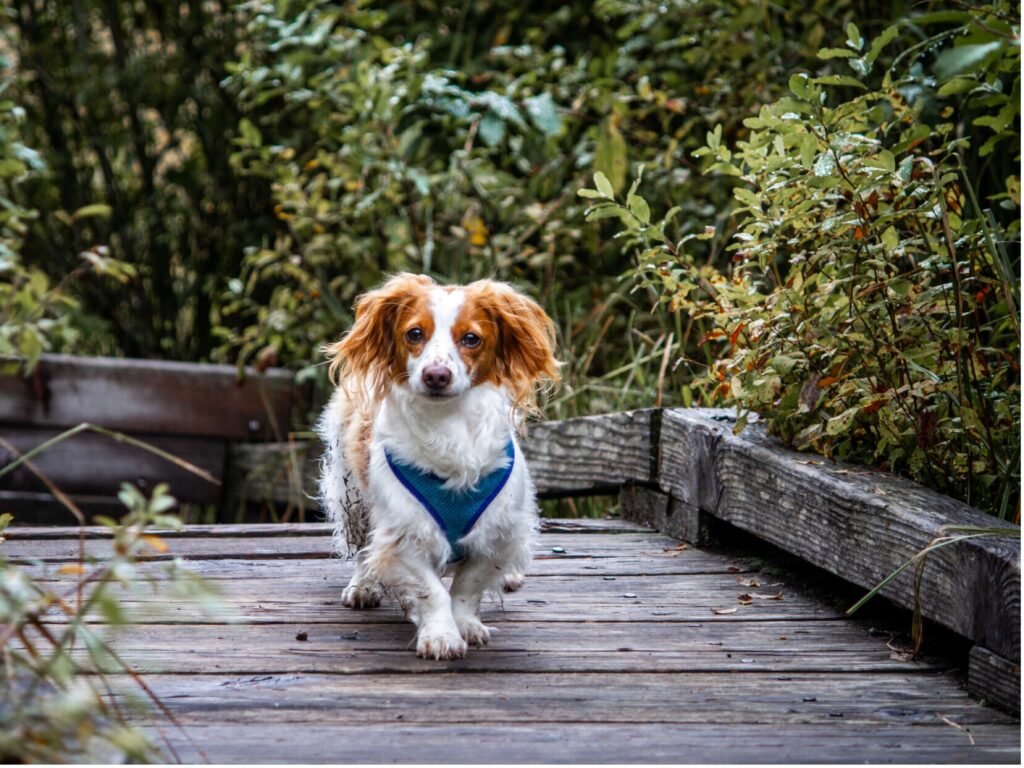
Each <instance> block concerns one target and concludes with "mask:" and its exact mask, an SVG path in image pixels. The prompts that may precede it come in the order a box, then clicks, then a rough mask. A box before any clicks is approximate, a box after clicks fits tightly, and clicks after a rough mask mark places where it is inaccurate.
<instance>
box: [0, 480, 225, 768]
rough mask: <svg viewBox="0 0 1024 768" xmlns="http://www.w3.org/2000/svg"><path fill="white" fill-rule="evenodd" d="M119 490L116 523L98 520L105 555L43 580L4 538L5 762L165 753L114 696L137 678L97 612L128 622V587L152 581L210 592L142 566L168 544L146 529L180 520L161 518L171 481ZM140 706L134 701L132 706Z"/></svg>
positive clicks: (1, 688) (1, 684)
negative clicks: (15, 557)
mask: <svg viewBox="0 0 1024 768" xmlns="http://www.w3.org/2000/svg"><path fill="white" fill-rule="evenodd" d="M122 487H123V490H122V492H121V494H120V499H121V501H122V502H123V503H124V504H125V506H126V507H127V508H128V514H127V515H125V517H124V518H122V520H121V521H120V522H118V523H115V522H114V521H112V520H107V521H105V522H104V524H105V525H107V526H108V527H109V528H110V531H111V534H112V536H111V551H110V554H109V556H108V557H106V558H103V559H101V560H95V561H94V559H93V558H87V557H85V556H84V555H83V556H82V557H81V558H80V559H79V561H78V562H76V563H67V564H65V565H62V566H61V567H60V568H59V569H58V572H57V574H50V575H49V577H48V578H40V577H39V574H38V573H37V572H35V571H33V570H30V569H29V568H25V567H21V566H18V565H14V564H12V563H10V562H8V561H7V560H6V559H5V558H4V550H3V546H2V545H3V537H2V535H0V647H2V648H3V656H4V668H3V672H2V673H0V758H3V760H4V761H5V762H9V761H15V762H35V763H63V762H68V761H76V760H80V761H89V762H94V761H95V762H115V761H126V762H154V761H157V762H162V761H163V760H165V759H166V757H165V756H164V755H163V753H162V752H161V751H160V749H159V748H158V747H157V745H156V744H154V742H153V741H152V740H150V738H149V737H148V736H147V735H145V734H144V733H143V732H142V731H140V730H139V729H137V728H135V727H134V726H132V725H130V724H129V722H128V719H127V716H128V712H129V710H126V709H125V708H124V703H121V704H115V703H114V702H112V700H111V693H112V691H113V690H114V688H116V689H117V691H118V693H119V694H120V695H124V694H126V693H128V692H129V691H127V690H126V689H125V687H124V682H125V681H136V682H137V681H138V679H139V678H138V676H137V675H136V674H135V673H134V672H133V670H131V668H130V667H128V666H126V665H125V664H124V662H122V661H121V659H120V658H119V657H118V655H117V654H116V652H115V651H114V650H113V649H112V648H111V647H110V646H109V645H108V643H107V641H106V640H105V639H104V636H103V632H101V631H99V630H98V629H97V628H96V627H95V626H94V625H93V622H95V621H96V617H102V620H103V621H104V622H105V623H106V624H107V625H108V627H109V626H118V625H121V624H125V623H128V621H129V618H130V617H129V616H128V615H127V613H126V610H125V596H126V593H127V592H129V591H131V590H139V589H153V588H155V587H156V586H157V584H158V582H159V588H160V589H162V590H170V591H171V592H175V593H178V594H181V595H187V596H191V597H197V598H199V599H201V600H202V601H206V602H208V601H210V600H212V593H211V592H210V591H209V588H208V587H206V586H205V585H204V584H202V583H201V582H200V581H199V580H198V579H197V577H195V576H194V575H192V574H190V573H189V572H187V571H185V570H183V569H182V568H180V567H179V565H178V564H177V563H171V564H170V565H168V566H167V567H166V568H164V569H161V570H158V571H157V570H153V569H147V570H146V571H142V570H141V569H140V568H139V558H140V556H141V555H143V554H145V553H147V552H149V553H151V552H153V551H154V550H155V551H157V552H165V551H166V550H167V544H166V543H165V541H164V540H163V539H162V538H160V537H159V536H157V535H155V534H153V533H151V532H150V531H151V529H153V528H158V529H170V530H175V529H178V528H180V527H181V524H180V522H179V521H178V518H177V517H176V516H173V515H169V514H167V513H168V511H169V510H170V509H171V508H172V507H173V506H174V505H175V500H174V499H173V498H172V497H171V496H170V495H168V493H167V486H165V485H160V486H157V487H156V488H154V489H153V494H152V496H151V497H150V498H146V497H145V496H143V495H142V494H141V493H140V492H139V491H138V489H136V488H135V487H134V486H132V485H129V484H125V485H124V486H122ZM10 522H11V516H10V515H0V534H2V532H3V530H4V528H6V527H7V525H8V524H9V523H10ZM55 575H56V576H58V577H59V578H56V579H55V578H54V576H55ZM54 611H57V612H60V613H62V614H63V618H64V621H62V622H60V623H52V621H51V620H49V619H48V616H49V615H50V614H51V613H52V612H54ZM87 670H88V673H86V671H87ZM113 675H117V676H118V681H117V682H118V683H120V684H119V685H116V686H115V685H114V682H115V681H114V679H113ZM112 686H113V687H112ZM147 695H150V694H148V692H147ZM129 703H132V701H131V699H129ZM141 703H142V702H141V701H140V700H138V699H136V700H135V701H134V703H133V707H135V706H137V705H140V704H141ZM165 714H168V713H166V712H165Z"/></svg>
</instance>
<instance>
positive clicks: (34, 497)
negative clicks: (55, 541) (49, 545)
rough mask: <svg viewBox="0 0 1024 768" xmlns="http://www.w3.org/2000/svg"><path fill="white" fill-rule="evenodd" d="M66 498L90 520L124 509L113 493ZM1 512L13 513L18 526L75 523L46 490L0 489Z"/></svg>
mask: <svg viewBox="0 0 1024 768" xmlns="http://www.w3.org/2000/svg"><path fill="white" fill-rule="evenodd" d="M0 482H2V481H0ZM70 498H71V500H72V501H73V502H74V503H75V505H76V506H77V507H78V508H79V509H80V510H81V511H82V514H83V515H85V517H86V520H92V519H93V518H94V517H95V516H96V515H107V516H108V517H117V515H118V514H121V513H123V512H124V505H123V504H122V503H121V502H120V501H118V500H117V499H116V498H115V497H113V496H82V495H79V494H70ZM3 512H7V513H9V514H11V515H13V516H14V520H15V522H16V523H17V524H18V525H19V526H23V525H46V526H53V525H59V526H61V527H65V526H67V525H68V524H69V523H74V522H75V518H74V516H73V515H72V513H71V512H69V511H68V509H67V508H66V507H65V506H64V505H63V504H61V503H60V502H59V501H57V499H56V498H54V497H53V496H52V495H51V494H50V493H49V492H47V493H40V492H38V491H0V513H3Z"/></svg>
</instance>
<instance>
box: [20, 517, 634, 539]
mask: <svg viewBox="0 0 1024 768" xmlns="http://www.w3.org/2000/svg"><path fill="white" fill-rule="evenodd" d="M331 528H332V525H331V523H244V524H241V525H236V524H232V523H216V524H214V525H188V526H187V527H185V528H183V529H181V530H176V531H160V532H159V533H160V535H161V536H163V537H165V538H173V539H180V538H211V537H212V538H244V539H251V538H264V537H266V536H274V537H278V538H282V539H283V538H293V537H295V536H330V535H331ZM540 532H541V533H573V534H585V535H587V534H595V533H598V534H601V533H609V534H618V533H646V534H650V533H652V531H651V528H650V527H649V526H644V525H637V524H636V523H632V522H630V521H628V520H620V519H617V518H604V519H591V518H580V519H570V518H541V521H540ZM7 533H8V534H9V535H11V536H12V537H13V538H16V539H18V540H19V541H24V540H28V539H40V540H42V539H75V540H77V539H78V538H79V537H80V536H84V537H85V538H87V539H96V538H99V539H109V538H110V529H108V528H105V527H103V526H101V525H87V526H84V527H79V526H77V525H67V526H47V527H45V528H37V527H31V526H17V525H15V526H12V527H11V528H9V529H8V530H7Z"/></svg>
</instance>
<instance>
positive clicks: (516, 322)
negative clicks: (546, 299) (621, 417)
mask: <svg viewBox="0 0 1024 768" xmlns="http://www.w3.org/2000/svg"><path fill="white" fill-rule="evenodd" d="M482 282H483V281H482ZM486 282H487V283H488V285H487V286H486V289H487V292H488V293H490V296H491V302H490V308H491V311H492V312H493V314H494V321H495V325H497V328H498V346H497V352H496V359H495V366H496V368H497V371H498V376H499V377H500V379H501V380H502V382H503V383H504V384H505V385H506V386H507V387H508V388H509V390H510V391H511V392H512V395H513V398H514V399H515V401H516V403H517V404H519V405H522V406H524V407H526V409H527V410H536V407H537V402H536V388H537V385H538V384H542V383H552V384H553V383H556V382H557V381H558V379H559V376H558V361H557V360H555V324H554V323H553V322H552V321H551V318H550V317H548V315H547V313H546V312H545V311H544V310H543V309H541V308H540V306H539V305H538V304H537V303H536V302H535V301H533V299H530V298H528V297H526V296H524V295H523V294H521V293H519V292H518V291H516V290H515V289H514V288H512V286H510V285H506V284H504V283H495V282H491V281H486Z"/></svg>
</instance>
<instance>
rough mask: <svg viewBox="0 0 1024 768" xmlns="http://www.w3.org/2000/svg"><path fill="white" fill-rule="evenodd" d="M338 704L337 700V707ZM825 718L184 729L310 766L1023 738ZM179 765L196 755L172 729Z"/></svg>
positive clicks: (1012, 756) (903, 748)
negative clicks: (308, 733)
mask: <svg viewBox="0 0 1024 768" xmlns="http://www.w3.org/2000/svg"><path fill="white" fill-rule="evenodd" d="M339 706H341V705H339ZM843 720H844V718H829V721H828V722H821V723H813V724H795V725H792V726H788V727H786V728H784V729H781V728H779V727H778V726H777V725H747V724H744V725H735V724H732V723H730V724H726V725H719V724H713V723H696V724H679V725H676V724H665V723H653V724H631V723H624V724H611V723H597V724H589V723H585V722H568V723H566V722H556V723H532V724H510V723H481V724H465V725H455V726H444V725H440V724H437V723H434V724H430V725H403V724H401V721H398V722H389V723H371V724H360V725H336V724H332V723H326V724H323V725H320V726H318V727H317V729H316V732H315V738H302V737H301V735H297V729H298V734H303V733H305V731H303V730H302V726H301V725H297V724H296V723H285V724H276V725H272V724H268V723H260V722H254V723H231V724H228V725H222V724H218V723H196V724H194V725H193V726H192V727H190V728H189V730H188V733H189V735H190V736H191V737H192V738H193V739H195V740H196V742H197V743H198V744H199V745H200V746H201V747H202V748H203V749H204V750H205V758H206V759H208V760H209V761H210V762H213V763H249V762H252V763H286V762H290V761H293V760H295V756H296V753H297V748H296V743H297V741H301V745H302V747H301V754H302V759H303V761H304V762H309V763H389V762H397V763H406V762H410V761H412V760H415V761H416V762H422V763H445V764H452V763H507V762H508V761H509V759H510V756H512V757H514V759H515V760H516V761H518V762H521V763H562V762H565V763H599V764H607V763H680V762H686V763H702V764H706V763H764V762H774V763H805V762H808V761H809V760H813V761H815V762H834V763H860V762H875V763H893V762H894V763H1009V764H1017V763H1018V762H1019V756H1020V744H1019V741H1017V740H1016V739H1015V738H1014V737H1013V736H1011V735H1010V734H1008V733H1007V729H1006V728H1005V727H1004V726H1000V725H985V724H982V725H978V726H975V727H973V728H972V729H971V734H972V735H973V737H974V740H975V743H974V744H973V745H972V744H971V742H970V741H969V739H968V735H967V734H965V733H963V732H962V731H960V730H958V729H956V728H953V727H950V726H947V725H943V726H942V727H934V728H928V729H927V730H923V729H922V727H921V726H920V725H916V724H910V725H881V726H877V725H874V724H871V725H868V726H865V725H863V724H860V723H856V722H850V723H845V722H843ZM169 735H170V737H171V738H172V740H173V742H174V743H175V745H176V747H177V748H178V749H179V750H180V751H181V754H182V759H183V760H184V761H186V762H188V761H194V760H197V759H202V757H201V756H199V755H197V754H196V753H195V752H194V751H193V749H192V747H191V745H190V744H189V742H188V741H187V740H186V739H185V738H184V737H183V736H181V735H180V734H178V733H173V732H170V733H169Z"/></svg>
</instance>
